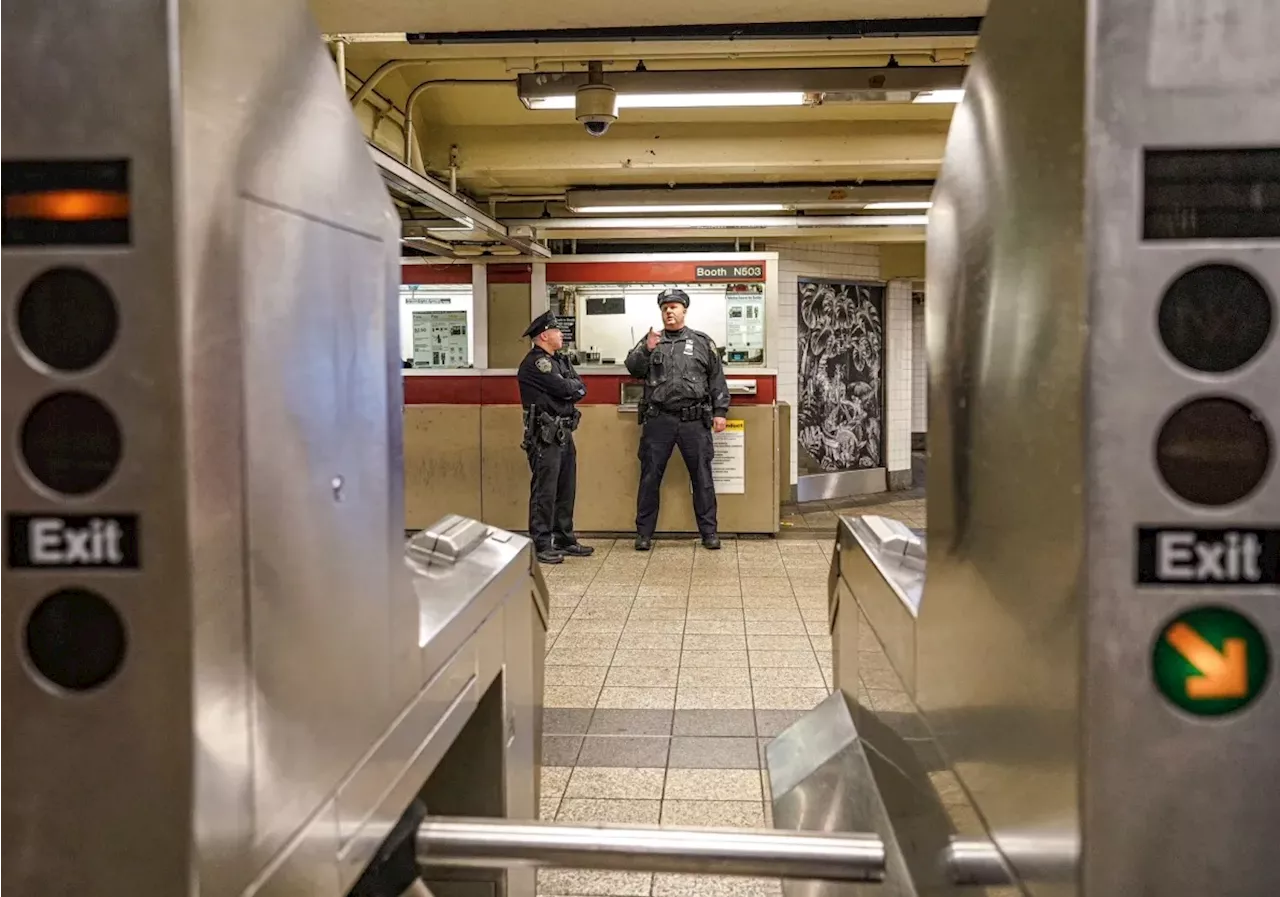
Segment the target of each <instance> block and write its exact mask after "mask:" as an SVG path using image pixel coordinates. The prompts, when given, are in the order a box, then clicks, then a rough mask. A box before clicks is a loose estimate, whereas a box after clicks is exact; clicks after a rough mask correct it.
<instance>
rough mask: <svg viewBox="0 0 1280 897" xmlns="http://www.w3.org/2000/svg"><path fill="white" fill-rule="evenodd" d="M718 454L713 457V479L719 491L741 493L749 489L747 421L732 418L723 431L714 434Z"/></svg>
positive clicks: (712, 438) (712, 439)
mask: <svg viewBox="0 0 1280 897" xmlns="http://www.w3.org/2000/svg"><path fill="white" fill-rule="evenodd" d="M711 441H712V443H713V444H714V445H715V449H716V454H715V457H714V458H712V459H711V479H712V482H714V483H715V488H716V492H717V493H724V494H736V495H741V494H742V493H744V492H746V491H747V483H746V478H747V423H746V421H741V420H730V421H727V422H726V423H725V428H724V432H723V433H715V434H712V437H711Z"/></svg>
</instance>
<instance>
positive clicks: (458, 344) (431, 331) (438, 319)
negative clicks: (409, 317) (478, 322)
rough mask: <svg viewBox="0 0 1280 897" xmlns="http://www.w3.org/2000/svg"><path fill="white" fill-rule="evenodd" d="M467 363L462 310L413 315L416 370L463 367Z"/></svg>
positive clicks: (464, 319) (416, 311)
mask: <svg viewBox="0 0 1280 897" xmlns="http://www.w3.org/2000/svg"><path fill="white" fill-rule="evenodd" d="M469 362H470V359H469V358H467V313H466V312H465V311H418V310H415V311H414V312H413V366H414V367H415V368H462V367H466V366H467V364H468V363H469Z"/></svg>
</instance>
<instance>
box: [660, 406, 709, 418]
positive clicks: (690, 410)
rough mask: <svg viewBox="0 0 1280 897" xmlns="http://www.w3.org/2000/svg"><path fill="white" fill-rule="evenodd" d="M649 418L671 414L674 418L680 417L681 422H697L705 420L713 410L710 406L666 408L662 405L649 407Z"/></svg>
mask: <svg viewBox="0 0 1280 897" xmlns="http://www.w3.org/2000/svg"><path fill="white" fill-rule="evenodd" d="M646 410H647V416H649V417H657V416H658V415H659V414H669V415H671V416H672V417H678V418H680V420H681V421H685V422H687V421H695V420H702V419H704V418H705V417H706V416H707V414H708V412H710V410H711V406H710V405H706V404H702V405H686V406H684V407H683V408H664V407H662V406H661V405H649V406H648V407H647V409H646Z"/></svg>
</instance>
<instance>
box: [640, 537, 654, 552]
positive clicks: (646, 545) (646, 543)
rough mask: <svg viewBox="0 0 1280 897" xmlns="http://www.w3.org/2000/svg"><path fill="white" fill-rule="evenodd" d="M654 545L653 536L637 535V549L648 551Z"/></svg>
mask: <svg viewBox="0 0 1280 897" xmlns="http://www.w3.org/2000/svg"><path fill="white" fill-rule="evenodd" d="M652 547H653V539H652V538H650V537H649V536H636V551H648V550H649V549H650V548H652Z"/></svg>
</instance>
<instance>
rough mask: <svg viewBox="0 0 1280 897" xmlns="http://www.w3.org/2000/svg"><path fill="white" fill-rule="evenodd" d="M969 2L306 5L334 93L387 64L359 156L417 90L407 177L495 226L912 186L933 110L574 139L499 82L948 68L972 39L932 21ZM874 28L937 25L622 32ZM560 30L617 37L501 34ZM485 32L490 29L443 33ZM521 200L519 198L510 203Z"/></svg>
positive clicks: (933, 167)
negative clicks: (622, 192) (612, 192)
mask: <svg viewBox="0 0 1280 897" xmlns="http://www.w3.org/2000/svg"><path fill="white" fill-rule="evenodd" d="M984 6H985V4H984V3H982V2H976V0H861V2H859V0H843V2H841V0H801V2H799V3H792V4H788V5H787V6H785V7H780V6H778V5H776V4H772V3H770V4H766V3H764V2H757V0H727V2H720V3H716V4H693V3H689V2H688V0H681V2H673V0H645V2H643V3H626V4H621V3H620V4H614V5H612V6H601V5H599V4H598V3H595V2H593V3H586V2H583V0H560V2H556V3H525V4H511V3H508V2H496V0H470V2H468V3H465V4H462V3H430V4H428V3H423V2H421V0H312V7H313V9H314V11H315V13H316V16H317V18H318V20H319V24H320V26H321V29H322V30H323V31H324V32H325V33H326V35H328V36H330V37H334V36H339V35H341V36H342V37H343V38H344V48H343V49H344V52H345V57H346V67H347V71H348V87H349V91H354V90H355V88H356V87H358V86H359V84H360V83H362V82H363V81H364V80H365V79H367V78H368V77H369V75H370V74H372V73H373V72H374V71H375V70H376V69H377V68H378V67H379V66H381V65H383V64H384V63H386V62H388V61H389V60H404V61H405V64H403V65H401V66H400V67H398V68H396V69H395V70H394V71H391V72H390V73H389V74H386V75H385V76H383V77H382V78H381V79H380V80H379V81H378V82H377V87H376V90H375V96H373V97H371V98H370V99H371V101H372V104H373V105H368V106H367V108H365V109H363V110H361V112H362V115H361V117H362V119H363V121H364V123H365V127H366V133H369V132H370V126H371V125H372V119H373V115H374V106H375V105H376V106H377V107H380V112H379V116H380V119H381V121H380V123H379V125H378V130H377V134H376V139H375V140H374V142H375V143H376V144H377V145H379V146H381V147H383V148H384V149H385V150H386V151H387V152H388V153H390V154H393V155H395V156H397V157H398V158H399V157H400V156H401V155H402V152H403V139H404V138H403V134H402V128H401V127H399V126H398V125H397V124H396V122H398V121H399V122H402V121H403V118H402V112H403V110H404V108H405V103H406V100H407V99H408V97H409V94H410V91H411V90H413V88H414V87H416V86H418V85H420V84H423V83H424V82H433V83H432V86H430V87H428V88H424V89H423V90H422V91H420V94H421V96H420V99H419V100H418V101H417V103H416V104H415V109H414V118H413V126H414V130H415V132H416V136H417V144H418V147H419V150H418V151H419V153H420V158H421V163H422V165H423V167H424V168H425V171H426V172H427V173H429V174H430V175H431V176H433V177H435V178H437V179H439V180H441V181H442V182H444V183H448V182H449V181H450V178H451V177H452V178H455V179H456V184H457V188H458V189H459V191H461V192H462V193H464V194H466V195H467V196H469V197H471V198H472V199H473V200H476V201H477V202H478V203H479V204H480V205H481V206H482V207H485V208H486V209H487V210H488V211H491V212H493V213H494V214H495V216H496V217H498V218H500V219H529V218H539V217H546V216H554V217H555V218H557V219H560V218H563V217H564V215H565V212H564V208H563V206H562V205H561V204H559V203H558V202H557V197H559V196H561V195H562V194H563V193H564V191H565V190H566V189H569V188H573V187H640V186H674V187H680V186H691V185H713V184H730V185H742V186H743V187H744V189H745V188H747V187H749V186H752V185H766V184H801V183H803V184H830V185H833V186H837V185H850V184H853V183H857V182H859V181H863V182H865V181H915V182H921V181H925V182H927V181H929V180H931V179H932V178H933V177H934V176H935V174H936V173H937V169H938V166H939V164H940V162H941V158H942V153H943V145H944V142H945V138H946V131H947V127H948V124H949V121H950V116H951V113H952V111H953V109H954V107H953V106H951V105H947V104H911V103H847V104H835V105H830V104H824V105H818V106H798V107H742V108H727V109H724V108H721V109H708V108H702V109H630V108H627V109H622V110H620V111H619V117H618V121H617V122H616V123H614V124H613V125H612V127H610V129H609V130H608V132H607V133H606V134H605V135H603V136H601V137H591V136H589V135H588V134H587V133H585V131H584V130H583V127H582V125H580V124H579V123H578V122H577V121H576V120H575V117H574V112H573V111H572V110H530V109H527V108H526V107H525V106H524V105H523V104H522V103H521V102H520V100H519V98H518V95H517V90H516V85H515V79H516V77H517V76H518V75H519V74H521V73H530V72H539V73H552V72H582V71H585V69H586V63H587V62H588V61H590V60H598V61H600V62H602V63H603V69H604V75H605V80H606V81H607V80H608V78H609V75H610V73H611V72H615V73H616V72H622V71H628V72H629V71H635V70H636V69H637V67H638V66H641V65H642V67H643V68H644V69H646V70H648V71H660V70H677V71H692V70H738V69H801V68H805V69H812V68H861V67H883V66H885V65H889V64H892V63H896V64H897V65H899V66H903V67H906V66H933V65H950V66H956V65H964V64H966V63H967V60H968V55H969V53H970V52H971V51H972V50H973V48H974V47H975V46H976V43H977V39H976V37H975V36H974V35H972V34H971V33H964V31H965V30H969V31H971V30H972V29H963V28H961V27H960V25H961V24H963V23H957V22H955V21H950V22H949V21H947V19H948V18H950V19H952V20H954V19H959V18H961V17H973V16H980V15H981V14H982V12H983V8H984ZM779 9H785V13H780V12H779V11H778V10H779ZM888 16H892V17H895V18H897V19H903V18H906V17H925V18H929V19H932V20H933V21H935V22H937V23H938V27H937V28H936V29H934V28H933V27H932V26H931V24H930V23H927V22H926V23H913V25H912V27H913V28H915V29H916V32H915V33H916V34H918V35H919V36H910V37H895V36H871V37H837V38H827V37H821V38H812V37H808V38H806V37H799V38H798V37H788V38H786V39H776V38H773V39H745V40H744V39H733V40H725V39H719V37H718V33H717V32H714V31H713V32H712V33H711V34H710V35H709V38H710V39H696V40H690V39H658V37H662V38H670V37H671V35H669V34H666V35H661V36H658V37H655V36H654V35H651V34H646V33H645V32H643V31H639V32H637V31H635V30H634V29H637V28H644V27H648V26H661V25H667V26H670V25H720V24H731V23H735V22H750V23H770V22H778V21H780V20H781V21H784V22H835V21H846V20H851V19H853V18H854V17H858V18H863V17H865V18H867V19H883V18H885V17H888ZM764 27H768V26H764ZM566 28H568V29H584V28H590V29H624V30H622V31H615V32H605V33H604V34H599V35H598V36H595V35H583V34H563V33H560V34H558V33H554V32H550V33H541V34H531V33H515V32H519V31H531V32H548V31H549V30H550V29H566ZM498 30H501V31H502V32H504V33H501V34H494V35H488V34H468V35H458V34H457V32H494V31H498ZM872 30H887V29H875V28H873V29H872ZM921 30H923V31H925V32H932V33H931V34H930V33H925V34H920V31H921ZM406 32H429V33H431V34H433V35H436V39H435V40H434V42H432V43H409V42H407V41H406V39H405V33H406ZM844 33H848V32H847V31H846V32H844ZM593 36H594V37H595V39H592V37H593ZM490 37H492V38H493V40H492V41H491V40H490ZM891 59H892V63H891ZM362 105H365V104H362ZM530 195H532V196H533V197H535V199H533V200H531V201H529V202H515V201H514V199H515V198H517V197H520V196H530ZM923 230H924V229H923V227H910V228H869V227H859V228H849V229H847V232H846V231H845V230H839V229H838V230H837V232H836V233H834V234H828V233H827V232H825V231H824V232H823V238H824V239H848V240H858V241H867V240H876V241H878V240H881V239H886V238H888V239H893V240H903V239H916V240H923ZM705 235H706V234H704V236H705ZM742 235H745V232H742ZM761 235H766V233H765V232H764V231H762V232H761ZM540 236H549V237H560V236H568V235H567V234H549V235H540ZM575 236H576V235H575ZM594 236H595V237H597V238H598V237H599V233H598V232H596V233H595V234H594ZM615 236H618V235H615ZM645 236H646V237H654V236H663V235H658V234H654V233H648V234H645ZM671 236H681V237H684V238H686V239H687V238H688V234H687V233H685V234H673V235H671Z"/></svg>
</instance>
